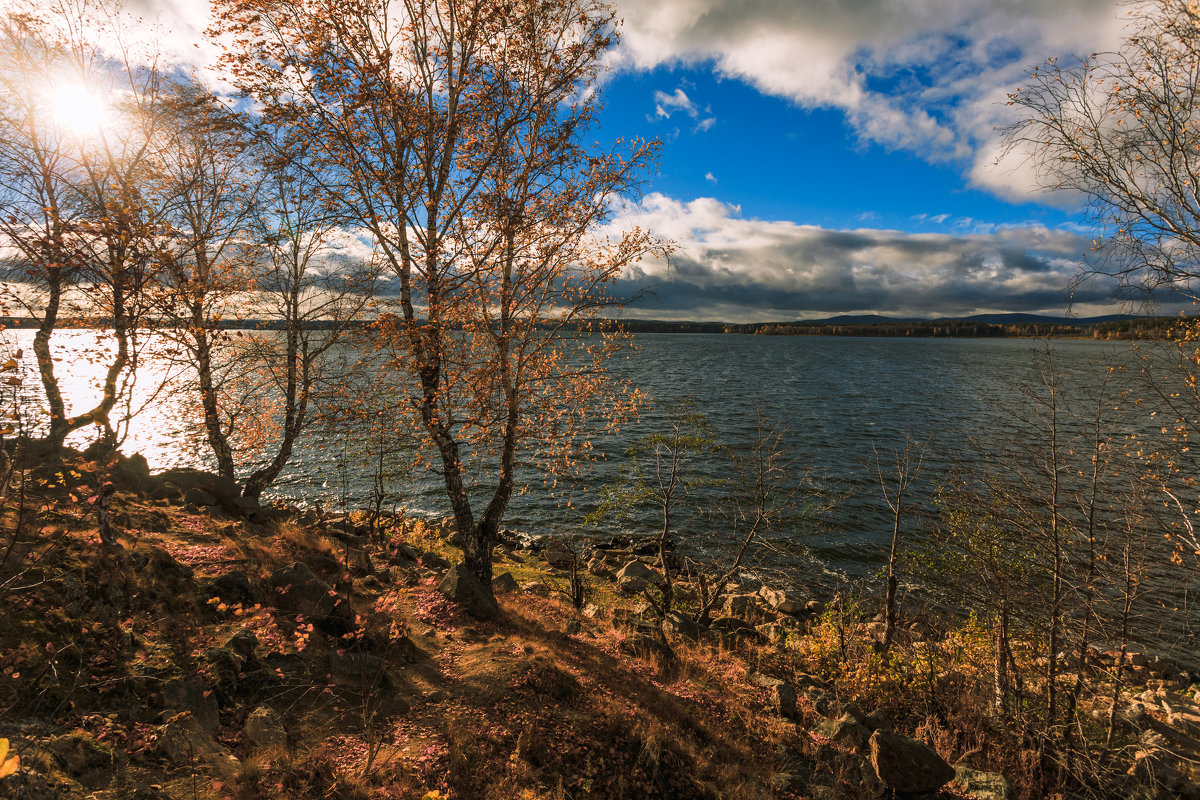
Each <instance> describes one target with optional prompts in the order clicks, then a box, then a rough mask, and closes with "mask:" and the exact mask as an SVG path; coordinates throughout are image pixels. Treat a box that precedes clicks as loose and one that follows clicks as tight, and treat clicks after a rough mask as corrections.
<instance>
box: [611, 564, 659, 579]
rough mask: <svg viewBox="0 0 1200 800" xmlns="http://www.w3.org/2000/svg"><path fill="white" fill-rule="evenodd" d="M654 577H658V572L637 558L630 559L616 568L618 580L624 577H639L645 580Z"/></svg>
mask: <svg viewBox="0 0 1200 800" xmlns="http://www.w3.org/2000/svg"><path fill="white" fill-rule="evenodd" d="M656 577H658V574H657V573H656V572H655V571H654V570H652V569H650V568H649V567H647V566H646V565H645V564H643V563H642V562H641V561H637V560H633V561H630V562H629V563H627V564H625V566H623V567H621V568H620V569H619V570H617V581H618V582H619V581H621V580H622V579H624V578H640V579H642V580H644V581H646V582H649V581H650V580H651V579H653V578H656Z"/></svg>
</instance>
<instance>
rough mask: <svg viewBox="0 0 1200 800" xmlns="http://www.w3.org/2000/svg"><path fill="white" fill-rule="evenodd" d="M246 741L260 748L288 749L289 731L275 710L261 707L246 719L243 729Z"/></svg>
mask: <svg viewBox="0 0 1200 800" xmlns="http://www.w3.org/2000/svg"><path fill="white" fill-rule="evenodd" d="M242 730H243V732H245V734H246V739H247V740H249V741H250V743H251V744H253V745H256V746H258V747H286V746H287V730H286V729H285V728H284V727H283V719H282V718H281V717H280V716H279V714H277V713H276V712H275V709H273V708H268V707H267V706H259V707H258V708H256V709H254V710H253V711H251V712H250V715H249V716H248V717H246V724H245V725H244V726H243V728H242Z"/></svg>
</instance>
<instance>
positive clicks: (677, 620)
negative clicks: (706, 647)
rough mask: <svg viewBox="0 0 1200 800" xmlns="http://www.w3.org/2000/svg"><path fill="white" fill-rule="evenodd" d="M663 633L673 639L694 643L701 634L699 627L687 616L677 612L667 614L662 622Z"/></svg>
mask: <svg viewBox="0 0 1200 800" xmlns="http://www.w3.org/2000/svg"><path fill="white" fill-rule="evenodd" d="M662 629H663V633H665V634H666V635H667V636H669V637H671V638H673V639H687V640H689V641H695V640H697V639H699V638H700V634H701V633H702V631H701V629H700V626H699V625H698V624H696V621H695V620H693V619H692V618H691V617H689V616H688V615H687V614H684V613H681V612H679V611H671V612H668V613H667V614H666V615H665V616H664V617H663V620H662Z"/></svg>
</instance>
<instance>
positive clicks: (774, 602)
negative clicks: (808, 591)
mask: <svg viewBox="0 0 1200 800" xmlns="http://www.w3.org/2000/svg"><path fill="white" fill-rule="evenodd" d="M758 594H759V596H760V597H761V598H762V599H763V601H765V602H766V604H767V605H769V606H770V607H771V608H773V609H775V610H776V611H778V612H779V613H780V614H803V613H804V606H805V604H806V601H805V600H804V599H803V598H801V597H797V596H796V595H794V594H792V593H790V592H784V591H780V590H779V589H772V588H771V587H769V586H763V587H762V588H761V589H759V590H758Z"/></svg>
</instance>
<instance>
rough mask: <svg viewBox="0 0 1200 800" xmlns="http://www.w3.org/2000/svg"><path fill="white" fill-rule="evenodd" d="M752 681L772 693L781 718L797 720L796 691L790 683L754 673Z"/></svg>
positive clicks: (772, 699)
mask: <svg viewBox="0 0 1200 800" xmlns="http://www.w3.org/2000/svg"><path fill="white" fill-rule="evenodd" d="M750 680H751V681H752V682H753V683H754V684H756V685H757V686H761V687H762V688H764V689H766V690H767V691H768V692H770V695H771V701H772V705H773V707H774V708H775V713H777V714H779V716H781V717H787V718H788V719H795V717H796V689H795V688H794V687H793V686H792V685H791V684H790V683H788V682H787V681H785V680H782V679H780V678H772V677H771V676H770V675H763V674H762V673H760V672H755V673H753V674H752V675H751V676H750Z"/></svg>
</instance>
